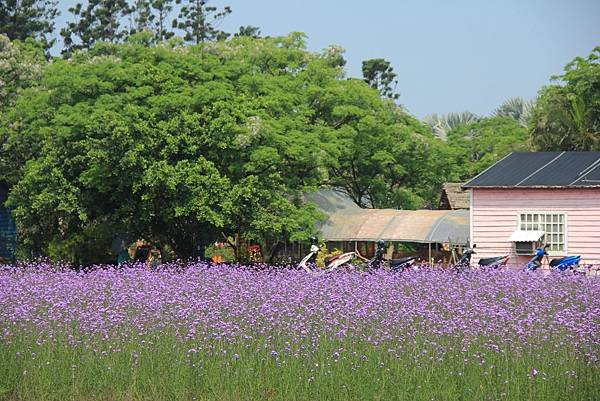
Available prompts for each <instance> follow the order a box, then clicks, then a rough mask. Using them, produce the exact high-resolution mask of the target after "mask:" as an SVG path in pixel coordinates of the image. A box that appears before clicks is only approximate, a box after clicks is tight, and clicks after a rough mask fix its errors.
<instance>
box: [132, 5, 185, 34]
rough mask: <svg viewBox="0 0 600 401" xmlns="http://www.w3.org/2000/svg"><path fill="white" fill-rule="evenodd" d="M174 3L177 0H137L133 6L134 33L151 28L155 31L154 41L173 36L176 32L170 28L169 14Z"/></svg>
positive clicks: (150, 29)
mask: <svg viewBox="0 0 600 401" xmlns="http://www.w3.org/2000/svg"><path fill="white" fill-rule="evenodd" d="M174 5H175V0H137V1H136V2H135V3H134V5H133V8H132V14H133V21H134V29H132V33H136V32H142V31H145V30H149V31H151V32H152V33H153V42H161V41H163V40H166V39H169V38H171V37H173V35H175V32H174V31H173V30H172V29H170V28H171V24H170V23H169V15H170V14H171V13H172V12H173V7H174Z"/></svg>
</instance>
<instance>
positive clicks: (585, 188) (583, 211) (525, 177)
mask: <svg viewBox="0 0 600 401" xmlns="http://www.w3.org/2000/svg"><path fill="white" fill-rule="evenodd" d="M463 188H465V189H469V190H470V191H471V212H470V213H471V216H470V239H471V243H472V244H476V245H477V248H476V251H477V254H476V255H475V256H477V258H484V257H490V256H500V255H507V254H508V255H510V259H509V264H511V265H524V264H525V263H527V261H528V260H529V259H530V258H531V256H532V254H533V250H534V249H535V248H536V247H537V246H538V245H540V244H542V243H544V244H549V245H550V250H549V254H550V258H552V257H559V256H567V255H581V263H582V264H600V152H537V153H527V152H513V153H511V154H509V155H508V156H506V157H505V158H504V159H502V160H500V161H499V162H497V163H496V164H494V165H493V166H491V167H490V168H488V169H487V170H485V171H484V172H482V173H481V174H479V175H478V176H476V177H475V178H473V179H472V180H471V181H469V182H467V183H466V184H465V185H464V186H463Z"/></svg>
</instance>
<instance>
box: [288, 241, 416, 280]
mask: <svg viewBox="0 0 600 401" xmlns="http://www.w3.org/2000/svg"><path fill="white" fill-rule="evenodd" d="M385 251H386V246H385V241H383V240H379V241H377V248H376V250H375V255H374V257H373V259H367V258H365V257H363V256H362V255H361V254H360V253H359V252H358V250H355V251H352V252H345V253H342V254H340V255H335V256H332V257H328V258H325V268H324V269H318V268H316V263H315V261H316V258H317V254H318V253H319V247H318V245H317V239H316V238H315V237H311V247H310V252H309V253H308V255H306V256H305V257H304V258H303V259H302V260H301V261H300V263H299V264H298V266H299V267H301V268H303V269H304V270H306V271H307V272H309V273H313V272H315V271H319V270H320V271H321V272H331V271H334V270H336V269H338V268H340V267H342V266H344V265H346V264H348V263H350V262H351V261H352V260H353V259H355V258H358V259H361V260H363V261H364V262H366V263H367V264H368V266H369V267H370V268H381V267H383V266H384V265H385V263H386V262H388V261H386V260H385ZM414 261H415V257H414V256H410V257H405V258H399V259H391V260H389V265H390V269H391V270H393V271H397V272H403V271H404V270H405V269H407V268H408V267H410V266H412V265H413V264H414Z"/></svg>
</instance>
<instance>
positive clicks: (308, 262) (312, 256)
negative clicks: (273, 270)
mask: <svg viewBox="0 0 600 401" xmlns="http://www.w3.org/2000/svg"><path fill="white" fill-rule="evenodd" d="M319 251H320V249H319V245H318V241H317V238H316V237H310V252H309V253H308V255H306V256H305V257H304V258H302V260H301V261H300V263H298V266H299V267H301V268H303V269H304V270H306V271H307V272H309V273H311V272H312V271H313V269H312V267H313V266H315V265H316V261H317V254H318V253H319Z"/></svg>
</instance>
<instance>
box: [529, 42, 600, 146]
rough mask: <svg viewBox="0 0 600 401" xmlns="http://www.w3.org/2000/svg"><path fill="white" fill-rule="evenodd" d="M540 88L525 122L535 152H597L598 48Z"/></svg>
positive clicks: (599, 104) (599, 116) (599, 133)
mask: <svg viewBox="0 0 600 401" xmlns="http://www.w3.org/2000/svg"><path fill="white" fill-rule="evenodd" d="M552 80H554V81H557V84H555V85H549V86H547V87H545V88H543V89H542V90H541V91H540V93H539V97H538V101H537V104H536V106H535V108H534V109H533V113H532V116H531V119H530V122H529V132H530V134H531V143H532V146H533V147H534V148H535V149H537V150H600V46H599V47H596V48H595V49H594V50H593V51H592V53H591V54H590V55H589V56H588V57H587V58H583V57H577V58H575V59H574V60H573V61H572V62H570V63H569V64H567V66H566V67H565V73H564V74H563V75H560V76H555V77H552Z"/></svg>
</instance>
